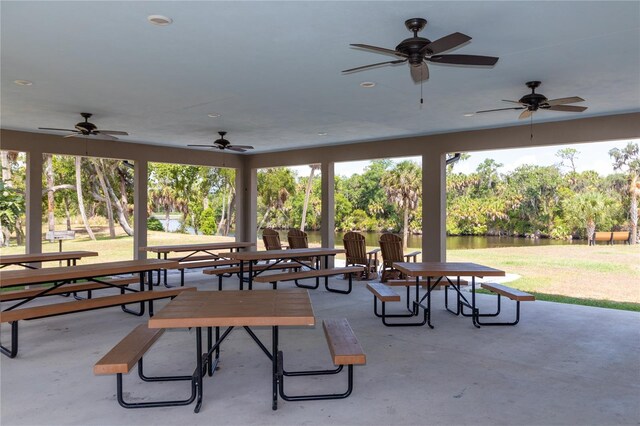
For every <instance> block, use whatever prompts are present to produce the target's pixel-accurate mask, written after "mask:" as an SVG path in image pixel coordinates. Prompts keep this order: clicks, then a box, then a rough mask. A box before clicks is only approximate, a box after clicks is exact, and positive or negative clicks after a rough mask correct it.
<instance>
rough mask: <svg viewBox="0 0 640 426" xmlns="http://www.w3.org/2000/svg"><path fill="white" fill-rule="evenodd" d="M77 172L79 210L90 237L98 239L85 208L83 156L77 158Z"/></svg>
mask: <svg viewBox="0 0 640 426" xmlns="http://www.w3.org/2000/svg"><path fill="white" fill-rule="evenodd" d="M75 168H76V170H75V172H76V194H77V197H78V210H80V216H82V223H83V224H84V228H85V229H86V230H87V234H89V238H91V239H92V240H93V241H95V240H96V236H95V235H94V234H93V230H92V229H91V226H89V221H88V220H87V213H86V212H85V209H84V196H83V194H82V157H80V156H77V157H76V158H75Z"/></svg>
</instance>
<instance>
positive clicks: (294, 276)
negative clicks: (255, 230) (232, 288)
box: [253, 266, 365, 294]
mask: <svg viewBox="0 0 640 426" xmlns="http://www.w3.org/2000/svg"><path fill="white" fill-rule="evenodd" d="M364 270H365V267H363V266H346V267H340V268H327V269H312V270H310V271H299V272H283V273H280V274H270V275H259V276H257V277H254V278H253V281H254V282H258V283H271V285H272V286H273V289H274V290H276V289H277V288H278V281H295V283H296V286H298V287H301V288H308V289H313V290H315V289H317V288H318V287H319V286H320V278H322V277H332V276H335V275H348V279H349V286H348V288H347V290H340V289H336V288H331V287H329V283H328V282H325V284H324V285H325V289H326V290H327V291H330V292H333V293H342V294H349V293H351V289H352V283H353V276H352V274H356V273H357V274H360V273H363V272H364ZM305 278H315V279H316V284H315V285H305V284H300V283H298V280H301V279H305Z"/></svg>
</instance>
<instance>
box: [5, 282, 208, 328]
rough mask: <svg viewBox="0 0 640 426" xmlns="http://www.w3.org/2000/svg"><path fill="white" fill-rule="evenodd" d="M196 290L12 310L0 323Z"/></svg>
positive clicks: (164, 291) (147, 299) (140, 292)
mask: <svg viewBox="0 0 640 426" xmlns="http://www.w3.org/2000/svg"><path fill="white" fill-rule="evenodd" d="M187 290H196V288H195V287H181V288H173V289H168V290H154V291H137V292H135V293H126V294H117V295H115V296H104V297H97V298H95V299H86V300H77V301H74V302H63V303H53V304H49V305H42V306H33V307H31V308H21V309H14V310H12V311H4V312H1V313H0V322H13V321H19V320H32V319H38V318H45V317H51V316H55V315H62V314H70V313H74V312H84V311H90V310H93V309H101V308H109V307H112V306H120V305H127V304H130V303H138V302H146V301H149V300H157V299H165V298H167V297H175V296H177V295H178V294H180V293H181V292H182V291H187Z"/></svg>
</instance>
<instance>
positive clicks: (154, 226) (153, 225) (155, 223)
mask: <svg viewBox="0 0 640 426" xmlns="http://www.w3.org/2000/svg"><path fill="white" fill-rule="evenodd" d="M147 229H148V230H149V231H164V227H163V226H162V222H160V221H159V220H158V219H157V218H155V217H154V216H150V217H148V218H147Z"/></svg>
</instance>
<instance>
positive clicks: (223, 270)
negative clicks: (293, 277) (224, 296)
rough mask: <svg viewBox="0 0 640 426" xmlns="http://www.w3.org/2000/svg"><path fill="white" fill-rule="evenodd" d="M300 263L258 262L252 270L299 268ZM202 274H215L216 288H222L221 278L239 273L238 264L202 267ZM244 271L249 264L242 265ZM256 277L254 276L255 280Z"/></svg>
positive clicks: (246, 271)
mask: <svg viewBox="0 0 640 426" xmlns="http://www.w3.org/2000/svg"><path fill="white" fill-rule="evenodd" d="M238 263H239V261H235V263H234V265H238ZM299 268H300V265H299V264H297V263H293V262H281V263H279V264H277V265H273V264H268V263H258V264H257V265H253V267H252V270H253V271H254V272H258V271H265V270H267V269H273V270H274V271H276V270H280V269H299ZM202 273H203V274H206V275H216V276H217V277H218V290H222V278H223V277H230V276H231V275H233V274H239V273H240V266H239V265H238V266H227V267H220V268H213V269H204V270H203V271H202ZM244 273H245V274H248V273H249V265H247V264H245V265H244ZM256 278H257V277H254V278H253V279H254V280H255V279H256Z"/></svg>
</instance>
